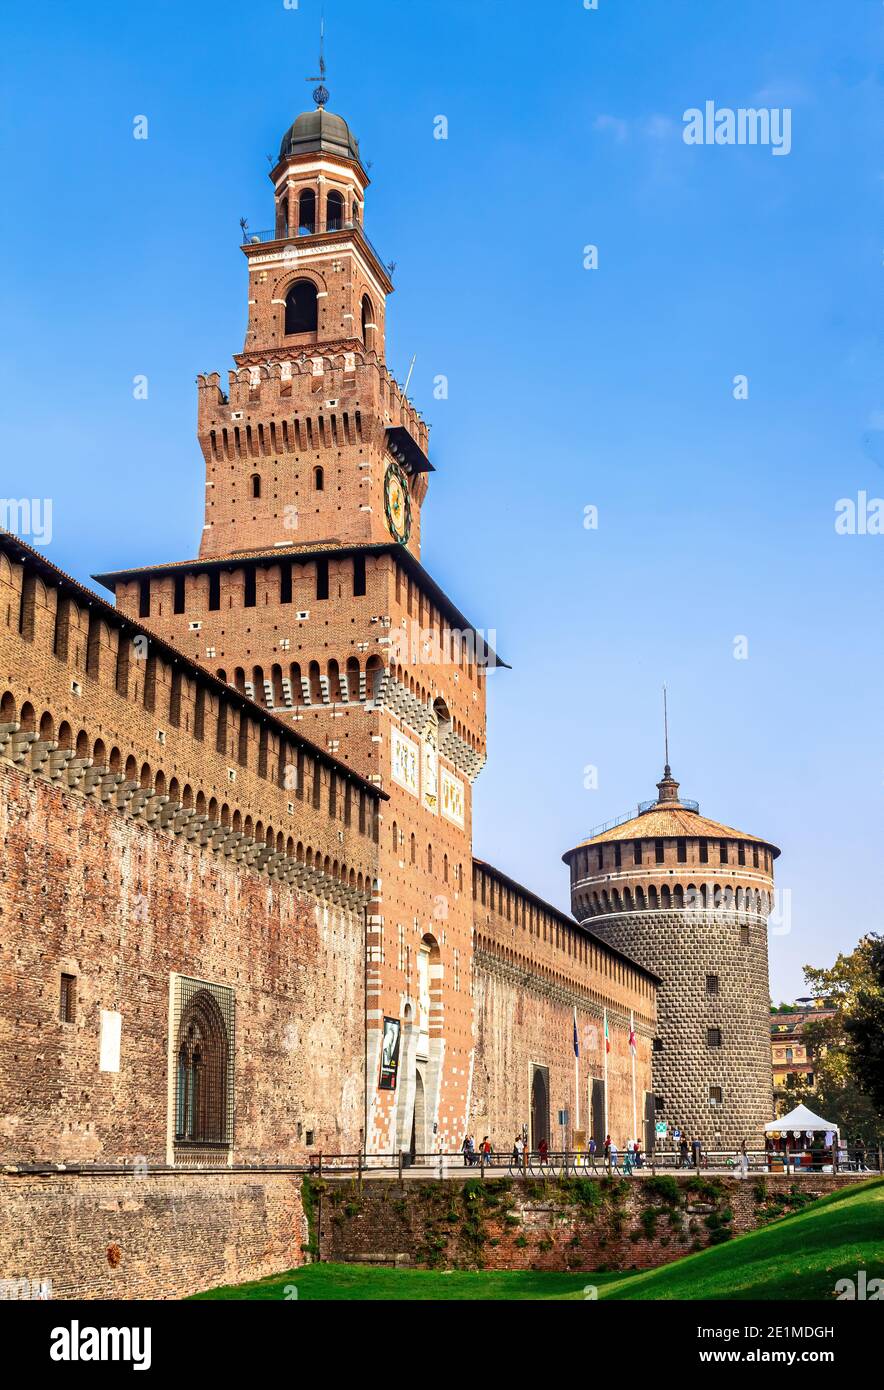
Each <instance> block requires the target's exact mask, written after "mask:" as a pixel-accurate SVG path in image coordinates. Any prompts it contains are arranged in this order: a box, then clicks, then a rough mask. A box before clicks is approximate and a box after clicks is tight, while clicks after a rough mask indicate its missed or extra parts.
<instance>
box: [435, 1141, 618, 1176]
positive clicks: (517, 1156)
mask: <svg viewBox="0 0 884 1390" xmlns="http://www.w3.org/2000/svg"><path fill="white" fill-rule="evenodd" d="M460 1151H461V1153H462V1154H463V1161H464V1167H465V1168H471V1167H473V1166H474V1165H475V1164H477V1163H486V1164H487V1163H490V1161H491V1158H492V1156H493V1154H494V1146H493V1144H492V1143H491V1140H490V1139H489V1137H488V1135H487V1134H486V1135H485V1136H484V1138H483V1139H482V1142H481V1144H479V1145H478V1147H477V1145H476V1141H475V1138H474V1136H473V1135H472V1134H465V1135H464V1138H463V1143H462V1144H461V1146H460ZM569 1157H570V1161H571V1163H572V1164H573V1166H575V1167H581V1166H582V1167H584V1168H586V1169H587V1170H589V1171H591V1172H594V1173H597V1172H599V1171H600V1168H604V1169H605V1170H606V1171H609V1172H614V1173H620V1172H622V1173H623V1174H624V1175H627V1176H628V1175H629V1174H630V1173H632V1172H633V1170H634V1169H635V1168H642V1167H643V1166H644V1161H645V1160H644V1156H643V1154H642V1146H641V1143H640V1142H639V1140H638V1139H630V1140H629V1141H628V1142H627V1144H626V1147H625V1149H624V1150H623V1167H622V1169H621V1167H620V1150H619V1149H618V1147H617V1145H616V1144H615V1142H614V1140H613V1139H612V1138H611V1136H610V1134H608V1135H606V1136H605V1140H604V1143H603V1144H602V1146H601V1148H599V1145H598V1143H597V1141H596V1139H595V1137H594V1136H590V1138H589V1140H588V1141H587V1144H586V1147H585V1149H583V1150H582V1152H577V1153H576V1154H574V1155H572V1156H569ZM529 1161H530V1162H532V1163H533V1162H535V1161H536V1162H537V1164H538V1165H539V1167H541V1168H544V1167H546V1166H547V1165H548V1164H549V1161H550V1157H549V1143H548V1141H547V1140H546V1139H541V1140H539V1141H538V1144H537V1148H536V1149H535V1150H533V1151H532V1150H531V1149H530V1148H529V1147H528V1133H527V1130H521V1131H520V1132H519V1133H518V1134H517V1135H516V1137H515V1138H514V1140H513V1147H512V1151H511V1154H510V1167H512V1168H517V1169H519V1170H521V1169H522V1168H524V1167H525V1166H526V1164H527V1163H528V1162H529Z"/></svg>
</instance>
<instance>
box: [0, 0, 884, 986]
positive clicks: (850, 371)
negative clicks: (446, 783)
mask: <svg viewBox="0 0 884 1390" xmlns="http://www.w3.org/2000/svg"><path fill="white" fill-rule="evenodd" d="M292 3H293V0H289V5H287V4H286V3H284V0H253V3H251V4H248V5H243V4H233V3H232V2H231V0H217V2H216V3H214V4H210V5H207V4H196V3H193V0H176V2H175V3H165V2H162V0H161V2H160V3H144V4H139V5H122V4H119V3H111V2H110V0H90V3H89V4H88V5H76V6H74V5H69V4H64V3H59V0H53V3H48V4H41V5H36V6H19V7H17V8H16V10H15V13H14V14H12V15H8V16H7V18H6V22H5V25H4V28H5V34H4V50H5V51H4V53H3V55H2V59H0V61H2V65H3V84H2V85H3V89H4V95H3V108H2V112H0V116H2V120H0V141H2V154H3V169H4V177H3V186H4V195H5V196H4V198H3V200H2V209H0V217H2V223H0V225H2V231H3V237H4V245H5V249H6V254H5V256H4V277H3V309H4V315H3V317H4V324H5V332H4V334H3V338H2V344H0V351H2V391H3V402H4V417H3V431H4V445H5V448H4V478H3V482H2V486H0V491H2V492H3V494H4V495H7V496H14V497H19V496H22V495H23V494H27V495H29V496H37V497H41V498H43V497H49V498H51V499H52V501H53V536H52V541H51V544H50V545H49V546H48V547H47V554H48V556H49V558H50V559H51V560H53V561H54V562H55V563H56V564H58V565H60V566H61V567H62V568H64V569H66V570H68V571H69V572H72V573H74V574H75V575H77V576H78V577H79V578H81V579H88V576H89V575H90V573H92V572H96V571H101V570H102V569H112V568H117V567H122V566H125V565H136V564H139V563H142V562H144V563H149V562H159V561H163V560H168V559H183V558H186V557H187V556H189V555H193V554H195V553H196V548H197V543H198V538H199V534H200V527H201V525H202V520H203V517H202V512H201V507H202V500H203V482H204V472H203V464H202V460H201V456H200V453H199V449H198V446H197V442H196V437H195V422H196V389H195V385H194V377H195V375H196V373H197V372H198V371H211V370H220V371H221V372H222V374H223V373H225V372H226V371H227V369H228V368H229V367H230V366H231V360H230V359H231V354H232V353H233V352H234V351H238V350H239V349H240V347H241V345H242V337H243V330H244V322H245V309H246V275H245V261H244V258H243V256H242V255H241V252H240V250H239V246H238V241H239V227H238V222H239V218H240V217H241V216H246V217H248V219H249V221H250V224H251V226H252V227H253V228H263V227H266V226H269V225H270V224H271V221H272V218H271V206H272V197H271V186H270V183H269V181H268V179H267V173H268V169H269V165H268V163H267V160H266V154H267V153H268V152H275V151H276V149H277V148H278V145H279V140H280V137H281V135H282V133H283V131H284V130H285V128H286V127H287V126H288V124H289V123H290V122H291V121H292V119H293V118H294V116H295V115H297V114H298V112H299V111H302V110H304V109H307V108H309V107H310V106H311V105H312V103H311V101H310V90H311V89H310V86H309V85H308V84H307V83H305V81H304V79H305V77H307V76H309V75H311V74H313V73H314V72H315V71H316V49H317V31H318V26H319V8H320V7H319V0H300V3H299V5H298V6H297V8H290V7H289V6H290V5H291V4H292ZM325 17H326V29H327V58H328V63H329V77H328V86H329V88H330V91H331V101H330V109H332V110H336V111H338V112H340V113H341V114H342V115H344V116H345V117H346V118H347V119H348V121H349V122H350V123H351V125H352V127H353V129H354V131H355V132H356V134H357V136H358V137H359V139H360V142H361V149H362V154H363V157H364V159H366V160H370V161H371V170H370V172H371V177H372V181H373V182H372V186H371V188H370V189H369V194H368V203H367V214H366V227H367V230H368V233H369V235H370V236H371V238H372V240H373V241H374V242H375V243H376V244H377V245H378V246H379V247H380V249H381V251H382V253H383V255H384V258H385V259H392V260H395V261H396V262H397V268H396V273H395V276H394V279H395V282H396V293H395V295H394V297H393V299H392V301H391V304H390V307H389V313H388V330H389V331H388V349H389V359H390V365H391V368H392V370H393V371H394V373H395V374H396V375H397V376H398V377H399V379H400V380H402V379H403V378H404V376H405V373H406V371H407V367H408V363H409V361H410V360H411V357H412V354H414V353H416V354H417V362H416V366H415V371H414V376H413V378H412V386H411V392H412V395H413V397H414V399H415V401H416V403H417V404H418V406H419V408H421V409H422V410H423V412H424V414H425V416H426V417H427V418H428V420H429V421H430V423H431V426H432V436H431V444H432V448H431V453H432V457H433V460H434V462H435V465H436V468H437V470H438V471H437V472H436V473H435V474H434V476H433V479H432V485H431V489H430V497H429V501H428V504H427V506H426V508H425V512H424V536H423V560H424V563H425V565H426V566H427V568H428V569H429V570H430V572H431V573H432V574H433V575H434V577H435V578H436V579H437V580H438V581H439V582H440V583H441V584H442V585H444V586H445V587H446V589H447V590H448V592H449V593H450V594H451V596H452V598H453V599H454V600H455V602H456V603H458V605H459V606H460V607H461V608H463V609H464V611H465V612H466V613H467V614H468V615H469V617H470V618H471V619H472V620H473V621H474V622H475V623H476V624H477V625H480V626H483V627H487V628H492V629H494V630H495V631H496V634H497V646H498V649H499V650H500V651H501V653H502V654H503V655H504V656H505V658H506V659H507V660H508V661H510V662H511V663H512V667H513V669H512V671H502V672H498V673H496V674H495V675H494V676H493V677H491V679H490V682H489V684H490V687H491V688H490V711H489V713H490V725H489V741H488V742H489V761H488V765H487V767H486V769H485V771H484V772H483V773H482V776H481V777H480V779H479V781H478V783H477V784H476V789H475V828H476V834H475V848H476V852H477V853H478V854H479V855H481V856H482V857H484V858H487V859H490V860H491V861H492V862H493V863H495V864H497V865H498V866H499V867H500V868H501V869H503V870H504V871H506V872H508V873H510V874H511V875H513V876H514V877H515V878H517V879H519V880H520V881H522V882H524V883H526V884H528V885H529V886H530V887H532V888H533V889H534V890H535V891H537V892H540V893H542V894H544V895H545V896H547V897H549V898H550V899H551V900H552V901H553V902H555V903H557V904H559V905H560V906H562V907H565V908H567V905H568V893H567V877H566V870H565V868H564V865H562V864H561V862H560V855H561V853H562V851H563V850H565V849H567V848H568V847H570V846H572V845H574V844H575V843H577V842H578V841H579V840H580V839H582V838H584V836H585V835H586V834H587V833H588V831H589V830H590V828H591V827H592V826H593V825H595V824H596V823H598V822H600V821H603V820H606V819H608V818H609V817H613V816H616V815H618V814H621V813H623V812H625V811H628V810H629V809H630V807H632V806H633V805H634V804H635V803H636V802H637V801H639V800H640V799H644V798H647V797H651V796H653V795H654V794H655V793H654V783H655V781H656V780H657V779H658V778H659V776H660V773H661V767H662V761H663V756H662V729H661V722H662V721H661V714H660V687H661V684H662V682H663V681H664V680H665V681H666V682H667V683H668V686H669V692H670V711H671V721H670V722H671V761H672V766H673V771H674V773H675V775H676V777H678V778H679V779H680V780H681V783H682V792H683V793H684V794H685V795H687V796H691V797H695V798H697V799H698V800H699V801H700V804H701V809H702V810H703V811H705V812H706V813H707V814H708V815H710V816H712V817H714V818H715V819H719V820H723V821H725V822H727V823H728V824H731V825H734V826H738V827H739V828H741V829H745V830H748V831H751V832H754V833H757V834H759V835H763V836H767V837H769V838H770V839H772V840H773V841H774V842H775V843H777V844H778V845H780V846H781V847H782V850H783V855H782V858H781V860H780V861H779V864H778V883H779V886H780V888H782V889H787V890H789V892H790V895H791V899H790V930H789V931H788V932H787V933H785V934H781V935H774V936H772V938H771V983H772V991H773V993H774V995H775V997H776V999H777V1000H778V999H779V998H791V997H792V996H794V995H795V994H800V993H802V992H803V988H802V986H803V980H802V974H801V966H802V964H803V963H804V962H808V961H810V962H813V963H815V964H824V963H827V962H829V961H830V960H831V959H832V957H833V955H834V953H835V952H836V951H837V950H839V949H845V950H846V949H849V948H850V947H851V946H852V945H853V943H855V941H856V940H857V938H858V936H859V935H860V934H861V933H862V932H864V931H867V930H880V929H881V923H882V907H881V902H882V897H884V895H882V893H881V890H880V885H879V882H878V873H879V872H880V866H881V860H882V854H881V840H882V829H881V827H882V801H884V736H882V711H881V689H882V675H884V659H882V641H884V637H882V617H881V568H882V561H884V536H874V535H838V534H836V532H835V526H834V522H835V504H836V502H837V501H838V499H840V498H844V497H849V498H856V497H857V494H858V493H859V492H860V491H861V490H862V491H865V492H866V493H867V494H868V496H869V497H870V498H871V497H875V496H879V495H881V494H884V474H882V469H884V399H882V342H881V302H880V290H879V286H880V284H881V276H882V273H884V271H882V265H884V236H882V234H881V218H880V214H881V195H882V191H884V182H882V170H884V164H882V158H881V148H880V128H881V115H882V101H881V90H882V86H881V84H882V78H881V53H882V47H881V37H882V22H884V9H882V6H881V4H879V3H877V0H842V3H841V4H838V5H833V4H831V3H827V0H810V3H808V0H778V2H777V3H776V4H772V3H771V0H741V3H739V4H725V3H722V2H721V0H717V2H716V3H711V4H710V3H708V0H680V2H679V0H598V8H597V9H596V10H587V9H585V8H584V4H583V0H554V3H546V4H529V3H526V0H512V3H506V2H505V0H491V2H490V3H489V2H486V3H477V0H447V2H446V3H445V4H437V3H426V0H410V3H408V4H405V3H403V2H402V0H399V3H390V0H374V2H373V3H371V4H367V3H356V0H325ZM707 101H714V103H715V107H716V108H717V109H720V108H730V109H734V110H736V109H738V108H740V107H744V108H745V107H753V108H758V107H765V108H777V109H783V108H788V109H789V110H790V111H791V149H790V151H789V153H788V154H787V155H776V154H774V152H773V149H772V148H771V147H770V146H761V145H755V146H745V145H742V146H741V145H709V146H706V145H702V146H695V145H688V144H686V143H685V142H684V140H683V138H682V132H683V129H684V124H683V119H682V118H683V113H684V112H685V110H687V109H688V108H692V107H704V104H705V102H707ZM138 116H146V117H147V118H148V122H149V125H148V130H149V138H148V139H147V140H140V141H139V140H135V139H134V138H133V122H134V121H135V118H136V117H138ZM438 116H445V117H447V120H448V138H447V140H438V139H435V138H434V118H436V117H438ZM588 245H595V246H597V247H598V268H597V269H594V270H588V269H586V268H584V248H585V247H586V246H588ZM139 374H144V375H146V376H147V378H148V383H149V386H148V399H147V400H136V399H135V398H134V397H133V385H132V383H133V378H134V377H135V376H136V375H139ZM440 374H441V375H445V376H446V377H447V378H448V381H449V394H448V399H447V400H437V399H434V390H433V383H434V379H435V378H436V377H437V376H438V375H440ZM738 375H743V376H745V377H746V378H747V379H748V398H747V399H740V400H737V399H735V398H734V389H735V388H734V378H735V377H737V376H738ZM587 507H596V508H598V527H597V529H588V528H587V527H586V526H585V525H584V519H585V516H586V512H585V509H586V508H587ZM739 638H744V639H746V643H747V647H746V648H744V647H743V646H742V645H741V644H739V643H738V641H737V639H739ZM735 643H736V645H735ZM744 650H747V651H748V655H747V657H746V659H735V655H734V653H735V651H737V652H738V653H742V652H743V651H744ZM587 768H595V769H597V786H594V787H593V786H589V787H587V786H585V781H587V780H589V781H590V782H592V781H593V780H595V779H594V778H593V774H592V773H590V774H589V775H588V776H587V773H586V771H585V770H586V769H587Z"/></svg>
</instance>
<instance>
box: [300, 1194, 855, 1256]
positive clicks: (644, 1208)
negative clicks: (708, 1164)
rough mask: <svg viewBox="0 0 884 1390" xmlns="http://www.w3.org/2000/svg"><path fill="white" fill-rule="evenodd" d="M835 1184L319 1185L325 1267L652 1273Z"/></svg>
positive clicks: (800, 1204) (788, 1209)
mask: <svg viewBox="0 0 884 1390" xmlns="http://www.w3.org/2000/svg"><path fill="white" fill-rule="evenodd" d="M855 1181H856V1179H853V1178H850V1177H844V1176H838V1177H832V1176H827V1175H820V1176H819V1177H813V1178H811V1177H808V1178H802V1179H801V1180H800V1181H798V1182H796V1180H795V1179H793V1178H789V1177H776V1176H767V1177H764V1178H758V1179H754V1178H750V1179H748V1180H746V1181H743V1180H740V1179H737V1178H730V1177H728V1178H709V1177H707V1176H706V1175H701V1176H700V1177H697V1176H695V1175H691V1176H688V1175H687V1174H683V1175H678V1176H673V1175H667V1176H664V1177H658V1178H656V1179H654V1178H652V1177H650V1176H649V1175H645V1176H642V1177H637V1178H635V1179H633V1180H631V1181H630V1180H628V1179H621V1178H598V1179H595V1178H576V1179H575V1178H571V1179H566V1180H565V1181H564V1182H562V1181H560V1180H558V1179H555V1178H551V1179H550V1180H549V1181H548V1182H538V1181H534V1180H532V1179H529V1180H528V1181H524V1180H523V1179H521V1178H513V1179H491V1178H489V1179H488V1180H487V1181H486V1182H482V1180H481V1179H477V1178H467V1179H465V1180H464V1181H463V1182H462V1183H458V1182H451V1181H449V1182H446V1183H440V1182H417V1181H406V1182H404V1183H403V1184H402V1186H401V1187H400V1186H399V1185H398V1184H396V1183H395V1182H381V1181H374V1182H366V1183H364V1184H363V1188H362V1190H361V1192H360V1191H359V1190H358V1188H357V1186H356V1184H355V1183H353V1184H350V1183H337V1184H335V1183H324V1184H322V1185H321V1190H320V1192H319V1195H320V1196H321V1207H320V1249H321V1254H322V1258H323V1259H324V1260H328V1261H347V1262H350V1261H356V1262H363V1261H366V1262H371V1263H378V1264H416V1265H427V1266H430V1267H437V1268H459V1269H464V1268H466V1269H470V1268H482V1269H545V1270H569V1269H571V1270H587V1271H591V1270H596V1271H599V1272H601V1271H603V1270H621V1269H622V1270H626V1269H652V1268H655V1267H656V1266H658V1265H662V1264H668V1263H669V1262H670V1261H672V1260H676V1259H679V1258H680V1257H681V1256H682V1255H686V1254H690V1253H691V1252H693V1251H695V1250H699V1249H703V1248H705V1247H706V1246H707V1245H710V1244H720V1243H722V1242H723V1241H725V1240H728V1239H730V1237H731V1235H736V1234H742V1233H743V1232H745V1231H751V1230H754V1229H756V1227H757V1226H759V1225H762V1224H764V1223H765V1222H766V1221H769V1220H771V1219H772V1218H773V1217H775V1216H780V1215H784V1214H785V1213H787V1212H789V1211H791V1210H797V1209H798V1208H799V1207H800V1206H802V1205H805V1204H806V1203H807V1202H808V1201H809V1200H812V1199H813V1198H814V1197H819V1196H823V1195H825V1194H826V1193H828V1192H833V1191H835V1190H836V1189H837V1188H839V1187H843V1186H848V1185H850V1183H851V1182H854V1183H855Z"/></svg>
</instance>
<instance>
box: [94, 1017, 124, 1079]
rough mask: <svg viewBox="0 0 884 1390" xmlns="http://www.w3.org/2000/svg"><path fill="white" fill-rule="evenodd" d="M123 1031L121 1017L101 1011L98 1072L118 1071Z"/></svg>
mask: <svg viewBox="0 0 884 1390" xmlns="http://www.w3.org/2000/svg"><path fill="white" fill-rule="evenodd" d="M122 1030H123V1015H122V1014H118V1013H115V1012H114V1011H113V1010H112V1009H102V1011H101V1032H100V1034H99V1038H100V1041H99V1044H98V1070H99V1071H119V1070H120V1036H121V1033H122Z"/></svg>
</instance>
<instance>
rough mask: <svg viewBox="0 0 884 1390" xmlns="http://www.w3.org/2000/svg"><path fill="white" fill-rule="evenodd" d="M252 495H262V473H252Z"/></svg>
mask: <svg viewBox="0 0 884 1390" xmlns="http://www.w3.org/2000/svg"><path fill="white" fill-rule="evenodd" d="M252 496H253V497H260V496H261V474H260V473H253V474H252Z"/></svg>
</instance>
